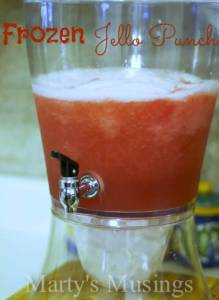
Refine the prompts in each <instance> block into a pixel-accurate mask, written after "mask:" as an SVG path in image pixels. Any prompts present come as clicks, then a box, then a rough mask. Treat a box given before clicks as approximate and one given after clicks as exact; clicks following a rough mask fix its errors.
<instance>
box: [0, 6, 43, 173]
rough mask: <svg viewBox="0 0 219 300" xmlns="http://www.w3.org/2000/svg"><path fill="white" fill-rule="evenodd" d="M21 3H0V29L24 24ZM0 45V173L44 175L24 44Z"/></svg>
mask: <svg viewBox="0 0 219 300" xmlns="http://www.w3.org/2000/svg"><path fill="white" fill-rule="evenodd" d="M22 5H23V1H22V0H8V1H6V0H0V26H1V25H2V23H5V22H12V23H17V24H23V23H24V20H23V19H24V16H23V7H22ZM11 41H12V42H11V43H10V45H8V46H2V45H0V120H1V121H0V141H1V147H0V173H1V174H8V175H10V174H11V175H20V176H45V168H44V162H43V155H42V147H41V141H40V135H39V129H38V125H37V116H36V111H35V108H34V102H33V98H32V93H31V81H30V73H29V69H28V63H27V54H26V47H25V45H24V44H23V45H17V44H16V43H15V42H14V41H13V40H12V39H11Z"/></svg>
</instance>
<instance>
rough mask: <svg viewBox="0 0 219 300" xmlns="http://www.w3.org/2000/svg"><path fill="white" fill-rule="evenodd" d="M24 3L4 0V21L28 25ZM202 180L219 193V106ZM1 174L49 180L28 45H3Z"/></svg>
mask: <svg viewBox="0 0 219 300" xmlns="http://www.w3.org/2000/svg"><path fill="white" fill-rule="evenodd" d="M22 3H23V2H22V0H8V1H5V0H0V21H1V23H2V22H16V23H18V24H23V23H24V16H23V7H22ZM217 106H218V108H217V111H216V113H215V117H214V121H213V126H212V128H211V134H210V138H209V144H208V148H207V153H206V156H205V162H204V166H203V171H202V178H203V179H207V180H210V181H211V182H212V183H213V186H214V188H215V189H217V190H219V125H218V124H219V103H218V105H217ZM0 120H1V126H0V140H1V147H0V173H1V174H8V175H10V174H11V175H19V176H28V177H43V176H44V177H45V174H46V172H45V167H44V161H43V154H42V147H41V141H40V135H39V129H38V124H37V116H36V111H35V108H34V103H33V97H32V94H31V81H30V74H29V69H28V64H27V54H26V48H25V45H17V44H16V43H15V42H11V43H10V45H9V46H2V45H0Z"/></svg>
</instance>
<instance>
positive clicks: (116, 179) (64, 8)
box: [25, 0, 219, 300]
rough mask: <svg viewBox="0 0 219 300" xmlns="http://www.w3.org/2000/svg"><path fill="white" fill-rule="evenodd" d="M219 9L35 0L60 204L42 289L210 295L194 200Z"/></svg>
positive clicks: (37, 58) (52, 294)
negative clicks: (201, 259) (200, 256)
mask: <svg viewBox="0 0 219 300" xmlns="http://www.w3.org/2000/svg"><path fill="white" fill-rule="evenodd" d="M217 12H218V13H219V4H217V3H216V2H214V1H186V0H185V1H165V0H164V1H153V0H142V1H140V0H139V1H128V0H124V1H117V0H111V1H101V0H96V1H93V0H91V1H83V0H81V1H80V0H59V1H56V0H41V1H40V0H36V1H34V0H30V1H29V0H28V1H25V15H26V24H27V26H28V28H29V29H30V30H31V29H32V30H34V32H32V33H33V34H35V35H36V40H37V39H38V42H36V40H35V41H33V40H28V42H27V49H28V56H29V64H30V70H31V74H32V87H33V94H34V98H35V103H36V109H37V114H38V119H39V125H40V130H41V137H42V143H43V148H44V153H45V162H46V167H47V174H48V183H49V188H50V194H51V200H52V201H51V202H52V216H53V217H52V218H53V221H52V230H51V238H50V243H49V249H48V255H47V258H46V261H45V266H44V268H43V271H42V274H43V275H44V277H42V276H41V277H40V280H41V283H40V284H39V285H38V288H37V289H35V290H32V291H31V292H30V299H56V297H57V299H73V298H72V297H74V298H76V299H81V300H82V299H86V300H87V299H175V298H176V297H177V298H180V299H197V300H206V299H210V296H209V293H208V290H207V287H206V284H205V280H204V277H203V274H202V270H201V267H200V263H199V259H198V254H197V249H196V245H195V239H194V221H193V208H194V203H195V202H194V198H195V195H196V190H197V186H198V182H199V177H200V171H201V166H202V161H203V156H204V151H205V147H206V143H207V138H208V132H209V127H210V124H211V119H212V115H213V111H214V107H215V103H216V98H217V94H218V90H219V82H218V67H219V62H218V59H219V50H218V48H217V43H216V42H217V40H218V38H219V37H218V30H219V28H218V23H217V22H216V20H217V19H216V18H215V17H214V16H215V14H216V13H217ZM37 26H38V27H37ZM43 32H44V34H45V36H44V41H43V42H39V39H40V37H42V33H43ZM45 37H46V38H45ZM30 201H31V199H30ZM35 213H38V214H39V217H40V212H35ZM42 279H43V280H44V281H43V282H42ZM54 282H56V284H55V283H54ZM60 282H61V283H62V285H61V288H60ZM54 287H56V289H55V288H54ZM78 287H80V288H78ZM42 288H43V291H42ZM41 297H42V298H41ZM43 297H44V298H43ZM62 297H63V298H62Z"/></svg>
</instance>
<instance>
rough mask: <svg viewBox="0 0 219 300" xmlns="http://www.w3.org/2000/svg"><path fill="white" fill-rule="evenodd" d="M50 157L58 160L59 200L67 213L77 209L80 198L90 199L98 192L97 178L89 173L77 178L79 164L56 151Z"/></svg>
mask: <svg viewBox="0 0 219 300" xmlns="http://www.w3.org/2000/svg"><path fill="white" fill-rule="evenodd" d="M51 157H52V158H55V159H57V160H59V161H60V167H61V179H60V181H59V200H60V202H61V203H62V205H63V207H64V209H65V210H66V212H68V213H72V212H75V211H77V207H78V205H79V201H80V198H85V199H92V198H95V197H96V196H97V195H98V193H99V192H100V184H99V181H98V179H97V178H96V177H95V176H93V175H90V174H87V175H84V176H83V177H81V178H80V179H79V178H78V173H79V164H78V163H77V162H76V161H74V160H72V159H70V158H69V157H67V156H65V155H64V154H62V153H59V152H58V151H54V150H53V151H51Z"/></svg>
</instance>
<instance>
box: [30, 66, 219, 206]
mask: <svg viewBox="0 0 219 300" xmlns="http://www.w3.org/2000/svg"><path fill="white" fill-rule="evenodd" d="M218 87H219V84H218V82H217V81H214V80H202V79H200V78H198V77H195V76H193V75H190V74H186V73H181V72H175V71H166V70H165V71H164V70H152V69H140V70H139V69H125V68H124V69H77V70H73V71H63V72H56V73H51V74H49V75H40V76H38V77H37V78H35V80H34V81H33V90H34V93H35V96H36V105H37V111H38V116H39V122H40V126H41V133H42V139H43V145H44V150H45V157H46V163H47V171H48V178H49V184H50V191H51V194H52V196H53V197H54V198H56V199H58V194H59V192H58V180H59V177H60V168H59V164H58V162H55V161H54V160H52V159H51V158H50V152H51V150H57V151H59V152H61V153H63V154H65V155H67V156H69V157H71V158H72V159H74V160H76V161H77V162H78V163H79V165H80V173H81V174H83V173H85V172H86V173H87V172H88V171H91V172H94V173H95V174H97V175H98V176H99V177H100V178H101V179H102V182H103V192H102V193H101V195H100V196H99V197H98V198H96V199H92V200H86V199H82V200H81V202H80V207H82V208H86V209H90V210H98V211H111V212H142V211H153V210H164V209H169V208H176V207H180V206H183V205H186V204H187V203H188V202H190V201H192V199H193V197H194V196H195V194H196V190H197V185H198V181H199V175H200V169H201V164H202V160H203V155H204V150H205V146H206V142H207V137H208V130H209V126H210V123H211V118H212V114H213V110H214V105H215V100H216V95H217V92H218Z"/></svg>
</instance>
